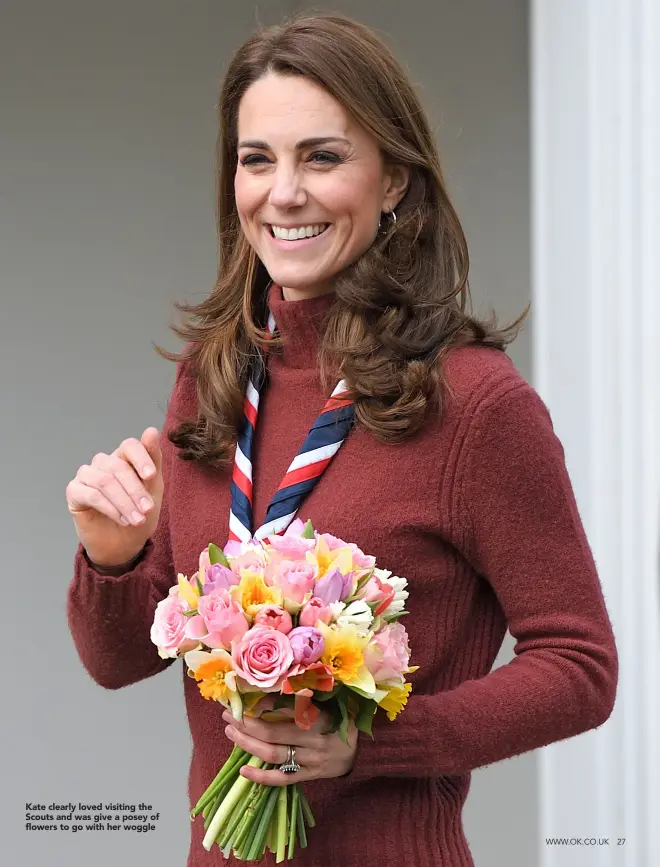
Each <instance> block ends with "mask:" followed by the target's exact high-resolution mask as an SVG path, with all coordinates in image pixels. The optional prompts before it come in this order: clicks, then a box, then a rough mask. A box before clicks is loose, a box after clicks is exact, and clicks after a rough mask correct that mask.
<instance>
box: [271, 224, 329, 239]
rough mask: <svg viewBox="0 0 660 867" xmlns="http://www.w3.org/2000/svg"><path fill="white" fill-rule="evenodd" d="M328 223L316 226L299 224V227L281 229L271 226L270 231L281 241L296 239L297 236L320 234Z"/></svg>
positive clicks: (305, 236) (306, 236)
mask: <svg viewBox="0 0 660 867" xmlns="http://www.w3.org/2000/svg"><path fill="white" fill-rule="evenodd" d="M329 225H330V223H321V224H320V225H318V226H301V227H300V228H299V229H283V228H282V227H281V226H271V227H270V228H271V232H272V233H273V235H274V236H275V237H276V238H281V239H282V240H283V241H297V240H298V239H299V238H311V237H312V236H313V235H320V234H321V233H322V232H325V230H326V229H327V228H328V226H329Z"/></svg>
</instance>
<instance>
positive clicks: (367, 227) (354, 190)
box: [328, 177, 380, 237]
mask: <svg viewBox="0 0 660 867" xmlns="http://www.w3.org/2000/svg"><path fill="white" fill-rule="evenodd" d="M328 204H329V205H330V206H331V208H332V211H333V212H334V213H336V214H337V215H345V216H346V217H348V218H349V219H350V221H351V234H357V235H358V236H360V237H362V236H363V235H365V236H367V235H370V234H373V230H374V227H375V225H376V224H377V223H378V216H379V214H380V210H379V207H378V205H379V202H378V181H377V179H376V178H374V179H373V180H371V179H370V178H364V177H362V178H359V179H352V182H348V183H345V184H342V185H341V186H340V187H337V188H335V189H334V190H333V191H332V194H331V201H328Z"/></svg>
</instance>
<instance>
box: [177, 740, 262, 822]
mask: <svg viewBox="0 0 660 867" xmlns="http://www.w3.org/2000/svg"><path fill="white" fill-rule="evenodd" d="M247 756H249V753H246V752H245V750H241V749H239V748H238V747H234V749H233V750H232V752H231V755H230V756H229V758H228V759H227V761H226V762H225V763H224V765H223V766H222V768H220V770H219V771H218V773H217V775H216V777H215V779H214V780H213V782H212V783H210V785H208V786H207V787H206V789H205V791H204V792H203V794H202V796H201V797H200V799H199V801H197V803H196V804H195V806H194V807H193V809H192V810H191V811H190V818H191V819H194V818H195V816H197V815H199V813H201V812H202V810H203V809H204V807H205V806H206V805H207V804H208V803H210V802H211V801H212V800H213V799H214V797H215V795H216V794H217V792H218V791H219V790H220V789H221V788H222V786H223V785H224V783H225V782H226V780H227V778H228V777H231V776H232V775H233V774H234V773H235V771H236V769H237V768H238V767H239V766H240V765H244V764H245V759H246V758H247Z"/></svg>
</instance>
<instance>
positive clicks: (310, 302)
mask: <svg viewBox="0 0 660 867" xmlns="http://www.w3.org/2000/svg"><path fill="white" fill-rule="evenodd" d="M334 300H335V293H334V292H328V293H326V294H325V295H319V296H317V297H316V298H305V299H304V300H302V301H287V300H286V299H285V298H284V295H283V294H282V287H281V286H279V285H278V284H277V283H271V284H270V286H269V287H268V306H269V307H270V312H271V313H272V314H273V316H274V317H275V324H276V325H277V330H278V331H279V333H280V335H281V337H282V339H283V344H284V345H283V354H282V355H281V356H278V358H280V359H281V363H282V364H284V365H285V366H286V367H297V368H301V369H309V368H313V367H316V364H317V349H318V343H319V337H320V333H321V324H322V321H323V317H324V316H325V314H326V313H327V311H328V310H329V309H330V307H331V306H332V303H333V301H334Z"/></svg>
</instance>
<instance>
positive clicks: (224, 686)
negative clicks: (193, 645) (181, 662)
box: [184, 648, 236, 707]
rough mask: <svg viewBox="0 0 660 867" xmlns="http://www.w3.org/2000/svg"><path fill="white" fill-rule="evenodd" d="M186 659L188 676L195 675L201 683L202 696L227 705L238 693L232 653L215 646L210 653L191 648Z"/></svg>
mask: <svg viewBox="0 0 660 867" xmlns="http://www.w3.org/2000/svg"><path fill="white" fill-rule="evenodd" d="M184 659H185V661H186V665H187V666H188V676H189V677H194V678H195V680H196V681H197V682H198V683H199V691H200V693H201V694H202V696H203V697H204V698H205V699H208V700H209V701H219V702H221V703H222V704H223V705H224V706H225V707H227V706H228V705H229V704H230V703H231V700H232V698H233V697H234V694H235V693H236V673H235V672H234V664H233V662H232V658H231V654H230V653H227V651H226V650H220V649H219V648H214V649H213V650H211V652H210V653H208V652H206V651H204V650H190V651H188V653H186V654H185V656H184Z"/></svg>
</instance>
